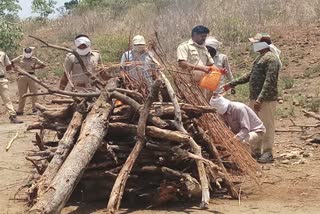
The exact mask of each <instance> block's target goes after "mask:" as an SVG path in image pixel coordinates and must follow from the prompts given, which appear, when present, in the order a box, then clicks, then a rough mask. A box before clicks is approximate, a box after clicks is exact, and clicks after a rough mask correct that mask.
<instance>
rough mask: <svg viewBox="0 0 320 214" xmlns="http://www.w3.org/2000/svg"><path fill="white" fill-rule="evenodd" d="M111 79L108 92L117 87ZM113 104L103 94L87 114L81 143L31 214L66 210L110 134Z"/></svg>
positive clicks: (82, 129)
mask: <svg viewBox="0 0 320 214" xmlns="http://www.w3.org/2000/svg"><path fill="white" fill-rule="evenodd" d="M112 80H113V81H112ZM112 80H110V81H109V82H108V85H107V89H108V88H111V87H114V88H116V84H115V80H114V79H112ZM111 103H112V102H111V100H110V99H109V96H105V94H104V93H102V95H101V96H100V97H99V98H98V100H97V101H96V102H95V104H94V105H93V107H92V109H91V111H90V112H89V113H88V115H87V117H86V119H85V121H84V123H83V125H82V127H81V131H80V135H79V138H78V141H77V143H76V144H75V146H74V148H73V149H72V151H71V152H70V154H69V155H68V157H67V159H66V160H65V162H64V163H63V167H61V168H60V170H59V171H58V173H57V175H56V176H55V178H54V179H53V180H52V183H51V184H50V186H49V187H48V188H47V189H46V191H45V193H44V194H43V195H42V196H40V197H39V198H38V201H37V203H36V204H35V205H34V206H33V207H32V208H31V209H30V210H29V213H59V212H60V211H61V209H62V208H63V207H64V205H65V203H66V202H67V200H68V199H69V197H70V195H71V193H72V191H73V189H74V188H75V186H76V185H77V183H78V182H79V180H80V179H81V176H82V174H83V172H84V171H85V168H86V166H87V165H88V164H89V162H90V160H91V159H92V157H93V155H94V154H95V152H96V151H97V149H98V148H99V147H100V146H101V143H102V140H103V138H104V136H105V135H106V134H107V132H108V120H109V117H110V115H111V113H112V111H113V105H111Z"/></svg>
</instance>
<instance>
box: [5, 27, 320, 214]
mask: <svg viewBox="0 0 320 214" xmlns="http://www.w3.org/2000/svg"><path fill="white" fill-rule="evenodd" d="M319 30H320V28H319V27H315V26H312V27H305V28H304V29H303V30H301V29H300V30H299V29H294V28H293V29H286V30H285V32H290V33H284V31H283V29H276V28H275V29H272V33H273V35H276V36H277V37H276V42H275V43H276V44H277V45H278V46H279V47H280V49H281V50H282V54H283V58H284V59H285V61H286V66H285V69H284V70H283V71H282V73H281V76H284V75H286V76H291V77H292V78H294V85H293V87H292V88H290V89H287V90H285V91H284V92H283V99H284V103H283V104H279V105H278V111H283V112H285V111H288V109H293V110H292V113H291V114H288V115H285V116H286V118H280V117H279V119H278V120H277V129H288V128H292V127H290V125H291V124H292V123H291V121H290V119H292V120H294V121H296V122H297V123H299V124H315V123H316V120H314V119H308V118H306V117H304V116H303V113H302V112H301V110H302V109H303V108H304V105H307V104H308V102H311V100H312V99H313V98H317V97H318V96H319V92H318V91H319V81H320V77H319V74H320V73H313V74H312V75H311V76H309V77H303V73H304V72H305V70H306V69H307V68H313V67H315V66H316V65H317V64H319V62H320V41H319V39H320V33H319V32H320V31H319ZM10 88H11V90H12V97H14V99H16V91H17V87H16V85H15V84H11V85H10ZM307 96H308V97H309V98H307ZM294 99H300V100H302V101H303V102H302V103H301V104H300V105H299V106H294V107H292V102H293V101H294ZM16 105H17V103H15V106H16ZM27 105H29V104H27ZM3 109H4V107H3V106H2V107H1V109H0V110H1V117H0V135H1V141H2V148H1V150H0V154H1V155H0V172H1V176H0V213H24V210H25V206H24V203H23V202H21V201H13V200H11V199H12V198H13V196H14V194H15V192H16V191H17V189H18V188H19V187H20V186H22V185H23V183H24V182H25V181H26V179H27V177H28V176H30V175H31V165H30V163H28V162H27V161H26V160H25V159H24V156H25V154H26V153H27V152H28V150H30V149H32V144H31V141H32V140H33V138H34V134H33V133H32V132H26V131H25V129H26V126H27V125H28V124H30V123H32V121H34V120H37V116H30V115H26V116H23V117H21V118H22V119H23V120H24V121H25V123H24V124H22V125H13V124H10V123H9V121H8V118H7V116H6V115H5V114H4V112H3ZM29 111H30V109H29ZM293 128H294V127H293ZM294 129H299V128H297V127H295V128H294ZM17 131H18V132H19V137H18V139H17V140H16V141H15V142H14V143H13V146H12V148H11V149H10V150H9V152H5V147H6V144H7V143H8V142H9V140H10V139H11V138H12V137H13V136H14V135H15V133H16V132H17ZM316 131H318V132H319V131H320V130H317V129H310V130H307V131H306V134H310V133H313V132H316ZM302 135H303V134H302V133H277V135H276V141H275V149H274V151H275V152H274V155H275V161H274V163H272V164H267V165H261V167H262V172H263V173H262V175H261V186H256V185H254V184H250V183H246V182H245V183H244V184H243V186H242V197H241V200H240V203H239V201H235V200H228V199H213V200H212V203H211V205H210V208H209V209H208V210H199V209H198V208H197V207H196V206H193V205H190V204H184V205H181V204H174V205H173V206H170V207H162V208H159V209H158V210H138V211H135V210H122V211H121V212H122V213H150V214H151V213H315V214H316V213H320V204H319V201H320V164H319V162H320V145H317V144H311V143H308V142H306V141H305V140H302V139H301V136H302ZM290 152H291V154H293V153H295V154H296V155H293V157H291V158H290V159H288V158H284V157H283V156H284V154H286V153H290ZM105 203H106V202H105ZM105 203H102V204H83V203H80V202H79V204H75V205H72V206H68V207H66V208H65V209H64V210H63V212H62V213H103V208H104V207H105Z"/></svg>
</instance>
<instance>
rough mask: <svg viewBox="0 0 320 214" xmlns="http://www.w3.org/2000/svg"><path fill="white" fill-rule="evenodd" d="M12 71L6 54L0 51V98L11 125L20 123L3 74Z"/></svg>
mask: <svg viewBox="0 0 320 214" xmlns="http://www.w3.org/2000/svg"><path fill="white" fill-rule="evenodd" d="M11 69H12V65H11V62H10V60H9V57H8V56H7V54H6V53H4V52H2V51H0V96H1V98H2V101H3V103H4V106H5V107H6V110H7V112H8V113H9V115H10V116H9V119H10V121H11V123H22V121H20V120H18V119H17V115H16V112H15V110H14V108H13V105H12V102H11V100H10V97H9V87H8V80H7V79H6V78H5V72H6V71H10V70H11Z"/></svg>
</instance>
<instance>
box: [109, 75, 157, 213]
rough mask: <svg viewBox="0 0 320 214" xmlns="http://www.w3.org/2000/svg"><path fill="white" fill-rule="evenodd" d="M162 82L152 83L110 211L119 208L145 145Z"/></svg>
mask: <svg viewBox="0 0 320 214" xmlns="http://www.w3.org/2000/svg"><path fill="white" fill-rule="evenodd" d="M160 84H161V81H160V80H156V81H155V83H154V84H153V85H152V89H151V93H150V95H149V97H148V98H147V101H146V103H145V105H144V108H143V109H142V110H141V112H140V118H139V122H138V127H137V143H136V144H135V146H134V147H133V149H132V152H131V153H130V155H129V157H128V158H127V160H126V162H125V164H124V165H123V167H122V169H121V171H120V173H119V175H118V177H117V179H116V181H115V183H114V186H113V188H112V190H111V193H110V197H109V201H108V204H107V212H108V213H115V212H117V210H118V209H119V207H120V203H121V199H122V196H123V192H124V188H125V185H126V182H127V179H128V176H129V174H130V172H131V170H132V167H133V165H134V163H135V161H136V160H137V158H138V156H139V154H140V152H141V150H142V148H143V147H144V146H145V132H146V123H147V119H148V116H149V110H150V107H151V104H152V103H153V101H154V100H155V99H156V96H157V94H158V92H159V87H160Z"/></svg>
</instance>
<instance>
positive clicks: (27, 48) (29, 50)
mask: <svg viewBox="0 0 320 214" xmlns="http://www.w3.org/2000/svg"><path fill="white" fill-rule="evenodd" d="M24 52H26V53H31V52H32V49H31V48H29V47H26V48H25V49H24Z"/></svg>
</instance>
